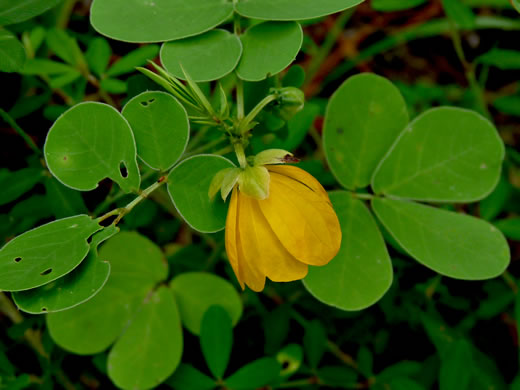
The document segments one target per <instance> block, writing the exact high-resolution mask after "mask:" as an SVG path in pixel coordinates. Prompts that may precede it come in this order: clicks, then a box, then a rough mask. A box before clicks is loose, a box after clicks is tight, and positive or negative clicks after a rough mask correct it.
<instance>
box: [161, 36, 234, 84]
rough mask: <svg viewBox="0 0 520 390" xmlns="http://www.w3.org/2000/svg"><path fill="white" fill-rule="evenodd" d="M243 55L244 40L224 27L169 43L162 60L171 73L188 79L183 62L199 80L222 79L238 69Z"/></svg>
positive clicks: (196, 79)
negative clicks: (242, 41) (241, 41)
mask: <svg viewBox="0 0 520 390" xmlns="http://www.w3.org/2000/svg"><path fill="white" fill-rule="evenodd" d="M241 56H242V45H241V43H240V39H239V38H238V37H237V36H236V35H234V34H231V33H229V32H228V31H226V30H221V29H215V30H211V31H208V32H207V33H205V34H201V35H197V36H195V37H192V38H186V39H182V40H179V41H173V42H166V43H165V44H163V45H162V48H161V62H162V63H163V65H164V67H165V68H166V70H167V71H168V72H170V74H172V75H173V76H175V77H178V78H180V79H184V71H183V70H182V68H181V65H182V67H183V68H184V69H185V71H186V72H187V73H188V74H189V75H190V76H191V77H192V78H193V80H194V81H197V82H202V81H211V80H218V79H220V78H222V77H224V76H226V75H228V74H229V73H230V72H232V71H233V70H234V69H235V68H236V66H237V64H238V61H239V60H240V57H241ZM208 64H211V66H208Z"/></svg>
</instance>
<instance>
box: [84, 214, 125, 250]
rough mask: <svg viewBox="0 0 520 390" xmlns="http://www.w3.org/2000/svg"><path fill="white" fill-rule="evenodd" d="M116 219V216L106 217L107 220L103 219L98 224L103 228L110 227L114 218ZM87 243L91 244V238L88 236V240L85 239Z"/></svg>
mask: <svg viewBox="0 0 520 390" xmlns="http://www.w3.org/2000/svg"><path fill="white" fill-rule="evenodd" d="M117 217H118V215H111V216H110V217H108V218H107V219H104V220H103V221H101V222H100V223H99V224H100V225H101V226H103V227H108V226H110V225H112V223H113V222H114V221H115V220H116V218H117ZM87 242H88V243H89V244H90V243H91V242H92V236H90V237H89V238H88V239H87Z"/></svg>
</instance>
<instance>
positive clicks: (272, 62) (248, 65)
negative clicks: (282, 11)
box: [237, 22, 303, 81]
mask: <svg viewBox="0 0 520 390" xmlns="http://www.w3.org/2000/svg"><path fill="white" fill-rule="evenodd" d="M240 39H241V40H242V46H243V47H244V53H243V55H242V58H241V59H240V63H239V64H238V68H237V75H238V77H240V78H241V79H242V80H246V81H260V80H264V79H265V78H267V77H270V76H274V75H275V74H277V73H279V72H281V71H282V70H284V69H285V68H286V67H287V66H288V65H289V64H290V63H291V62H293V61H294V59H295V58H296V55H297V54H298V52H299V51H300V48H301V46H302V40H303V32H302V28H301V26H300V25H299V24H298V23H295V22H265V23H260V24H257V25H254V26H253V27H250V28H249V29H248V30H247V31H246V32H245V33H244V34H243V35H242V36H241V37H240Z"/></svg>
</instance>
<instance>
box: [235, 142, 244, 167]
mask: <svg viewBox="0 0 520 390" xmlns="http://www.w3.org/2000/svg"><path fill="white" fill-rule="evenodd" d="M233 146H234V147H235V154H236V155H237V159H238V163H239V164H240V168H245V167H247V159H246V154H245V152H244V145H242V144H241V143H240V142H236V143H235V144H234V145H233Z"/></svg>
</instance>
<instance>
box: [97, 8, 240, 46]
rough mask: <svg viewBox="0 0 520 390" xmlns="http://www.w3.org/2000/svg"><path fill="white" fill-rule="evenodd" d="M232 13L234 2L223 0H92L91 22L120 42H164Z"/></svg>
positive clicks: (210, 25) (215, 23) (203, 28)
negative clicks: (130, 1)
mask: <svg viewBox="0 0 520 390" xmlns="http://www.w3.org/2000/svg"><path fill="white" fill-rule="evenodd" d="M232 13H233V4H232V3H231V2H230V1H222V0H190V1H186V0H153V1H151V0H138V1H132V3H131V4H129V3H128V1H127V0H110V1H106V0H94V2H93V4H92V9H91V11H90V22H91V23H92V26H93V27H94V28H95V29H96V30H97V31H98V32H100V33H101V34H103V35H106V36H107V37H110V38H113V39H117V40H120V41H127V42H163V41H173V40H175V39H181V38H186V37H191V36H193V35H198V34H201V33H203V32H205V31H208V30H211V29H212V28H213V27H216V26H218V25H219V24H221V23H222V22H224V21H225V20H226V19H227V18H229V17H230V16H231V14H232Z"/></svg>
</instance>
